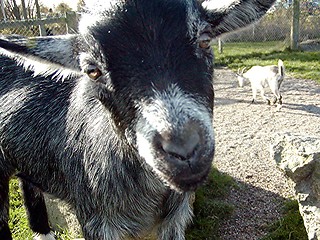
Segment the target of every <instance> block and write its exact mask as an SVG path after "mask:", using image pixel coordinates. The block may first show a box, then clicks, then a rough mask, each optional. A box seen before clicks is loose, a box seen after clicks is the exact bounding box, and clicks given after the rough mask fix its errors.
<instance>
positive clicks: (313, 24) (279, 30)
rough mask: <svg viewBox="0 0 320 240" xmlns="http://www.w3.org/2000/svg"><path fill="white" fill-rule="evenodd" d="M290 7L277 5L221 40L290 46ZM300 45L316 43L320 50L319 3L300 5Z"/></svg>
mask: <svg viewBox="0 0 320 240" xmlns="http://www.w3.org/2000/svg"><path fill="white" fill-rule="evenodd" d="M292 15H293V11H292V7H290V6H286V5H284V6H280V7H279V6H277V7H275V8H274V9H272V10H271V11H270V12H269V13H268V14H266V15H265V16H264V17H263V18H262V19H261V20H260V21H259V22H257V23H255V24H253V25H251V26H250V27H247V28H245V29H243V30H241V31H237V32H233V33H230V34H226V35H223V36H222V37H221V40H222V42H265V41H280V42H282V43H283V46H286V47H288V46H290V40H291V34H292V31H291V28H292V18H293V16H292ZM298 36H299V37H298V39H299V41H298V42H299V43H300V45H305V44H307V43H310V44H314V45H317V46H316V47H317V49H319V51H320V5H316V6H315V7H313V8H307V6H304V5H303V4H301V5H300V18H299V32H298Z"/></svg>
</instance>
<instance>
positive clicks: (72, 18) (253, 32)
mask: <svg viewBox="0 0 320 240" xmlns="http://www.w3.org/2000/svg"><path fill="white" fill-rule="evenodd" d="M294 1H297V2H298V4H299V13H300V17H299V31H298V33H297V37H296V38H297V40H296V43H301V42H304V41H307V40H309V41H310V40H311V41H315V42H316V43H318V45H319V46H318V48H319V49H320V3H319V2H317V1H315V2H316V3H317V4H315V5H312V6H311V7H310V5H308V4H309V3H310V1H311V0H301V2H300V3H299V0H294ZM281 2H282V5H279V4H278V5H276V6H274V8H273V9H272V10H271V11H270V12H269V13H268V14H267V15H266V16H265V17H263V18H262V20H261V21H259V22H258V23H256V24H254V25H252V26H250V27H248V28H246V29H244V30H242V31H237V32H234V33H231V34H226V35H223V36H222V37H221V40H222V42H263V41H280V42H282V43H283V46H290V44H292V43H291V38H292V37H291V34H292V31H291V28H292V21H293V11H292V7H293V6H290V5H288V4H286V1H280V3H281ZM278 3H279V2H278ZM77 22H78V15H77V14H76V13H75V12H69V13H67V14H66V15H65V16H63V17H52V18H45V19H37V20H25V21H6V22H4V21H0V34H19V35H22V36H28V37H30V36H44V35H58V34H66V33H74V32H76V31H77ZM318 48H317V49H318Z"/></svg>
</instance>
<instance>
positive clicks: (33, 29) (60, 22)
mask: <svg viewBox="0 0 320 240" xmlns="http://www.w3.org/2000/svg"><path fill="white" fill-rule="evenodd" d="M77 25H78V15H77V14H76V13H75V12H68V13H66V14H65V15H62V16H58V17H57V16H55V17H47V18H42V19H28V20H14V21H1V22H0V34H1V35H20V36H25V37H36V36H52V35H64V34H72V33H76V32H77Z"/></svg>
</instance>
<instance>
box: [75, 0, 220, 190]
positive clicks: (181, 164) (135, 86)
mask: <svg viewBox="0 0 320 240" xmlns="http://www.w3.org/2000/svg"><path fill="white" fill-rule="evenodd" d="M196 7H197V5H196V4H195V3H187V2H184V1H162V0H154V1H150V0H143V1H126V2H123V3H121V4H117V5H116V6H113V7H111V8H110V9H109V12H108V13H105V16H104V17H101V18H99V19H98V20H97V21H96V22H95V23H93V24H92V23H91V24H92V25H90V26H87V24H86V23H85V24H86V26H85V27H83V26H81V29H84V32H83V35H84V36H87V39H88V40H87V42H88V43H89V45H87V46H86V47H85V48H86V49H88V48H89V46H96V47H94V48H93V49H92V52H91V53H90V54H89V57H84V58H83V59H84V60H83V61H82V65H83V66H85V67H84V68H86V67H87V68H88V69H89V76H90V75H93V78H96V75H94V74H98V75H99V77H98V78H97V79H96V81H98V82H101V83H102V85H101V89H100V96H99V98H100V100H101V102H102V103H103V104H104V105H105V106H107V107H108V108H109V109H110V110H111V112H112V114H113V119H114V120H115V126H116V127H117V128H118V131H119V133H120V134H121V135H123V136H124V137H125V139H126V142H127V143H128V144H129V145H131V146H133V147H134V148H135V149H136V151H137V153H138V155H139V158H141V159H142V160H143V161H145V162H146V163H147V164H148V165H149V166H150V167H151V168H152V170H153V171H154V172H155V173H156V174H157V175H158V176H159V177H160V178H161V179H162V180H164V182H165V183H166V184H167V185H169V186H170V187H171V188H173V189H176V190H186V191H187V190H193V189H194V188H195V187H196V186H197V185H198V184H199V183H201V182H203V180H204V179H205V178H206V176H207V174H208V172H209V170H210V166H211V162H212V158H213V152H214V137H213V129H212V107H213V89H212V73H213V66H212V60H213V59H212V58H213V54H212V50H211V48H210V47H209V42H210V39H211V38H212V35H213V33H212V29H211V26H210V24H209V23H206V22H204V21H200V16H199V12H198V11H196V10H197V8H196ZM195 19H197V21H195ZM86 56H88V54H87V53H86ZM90 56H98V57H96V58H92V57H91V58H90ZM90 71H92V72H90ZM100 75H101V76H100Z"/></svg>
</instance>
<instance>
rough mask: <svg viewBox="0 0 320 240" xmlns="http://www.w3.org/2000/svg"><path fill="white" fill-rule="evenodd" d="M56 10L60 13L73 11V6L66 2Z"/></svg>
mask: <svg viewBox="0 0 320 240" xmlns="http://www.w3.org/2000/svg"><path fill="white" fill-rule="evenodd" d="M55 11H56V12H58V13H60V14H65V13H66V12H70V11H72V8H71V7H70V6H69V5H68V4H66V3H60V4H59V5H58V6H57V7H56V9H55Z"/></svg>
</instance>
